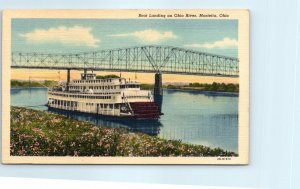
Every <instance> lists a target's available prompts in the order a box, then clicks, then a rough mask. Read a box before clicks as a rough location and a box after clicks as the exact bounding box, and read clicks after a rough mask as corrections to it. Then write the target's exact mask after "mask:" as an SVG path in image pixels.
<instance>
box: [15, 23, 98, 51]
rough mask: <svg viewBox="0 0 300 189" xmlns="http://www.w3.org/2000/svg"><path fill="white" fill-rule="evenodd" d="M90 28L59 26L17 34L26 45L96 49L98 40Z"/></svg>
mask: <svg viewBox="0 0 300 189" xmlns="http://www.w3.org/2000/svg"><path fill="white" fill-rule="evenodd" d="M91 30H92V28H89V27H81V26H73V27H65V26H59V27H55V28H49V29H36V30H33V31H31V32H28V33H24V34H19V36H21V37H23V38H25V39H26V41H27V42H28V43H35V44H45V43H61V44H64V45H75V46H88V47H98V46H99V43H100V40H99V39H96V38H95V37H94V36H93V34H92V33H91Z"/></svg>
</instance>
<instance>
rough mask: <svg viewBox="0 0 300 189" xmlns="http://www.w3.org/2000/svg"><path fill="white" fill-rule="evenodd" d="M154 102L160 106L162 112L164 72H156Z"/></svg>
mask: <svg viewBox="0 0 300 189" xmlns="http://www.w3.org/2000/svg"><path fill="white" fill-rule="evenodd" d="M153 96H154V102H155V103H156V104H157V105H158V106H159V113H162V112H161V106H162V102H163V89H162V74H161V72H157V73H155V82H154V94H153Z"/></svg>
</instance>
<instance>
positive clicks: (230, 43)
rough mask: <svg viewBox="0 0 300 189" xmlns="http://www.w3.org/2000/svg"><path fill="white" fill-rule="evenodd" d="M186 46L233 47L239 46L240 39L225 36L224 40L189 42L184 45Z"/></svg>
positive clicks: (207, 47)
mask: <svg viewBox="0 0 300 189" xmlns="http://www.w3.org/2000/svg"><path fill="white" fill-rule="evenodd" d="M184 46H185V47H191V48H206V49H213V48H232V47H237V46H238V41H237V40H236V39H230V38H228V37H225V38H224V39H223V40H220V41H215V42H213V43H203V44H197V43H194V44H187V45H184Z"/></svg>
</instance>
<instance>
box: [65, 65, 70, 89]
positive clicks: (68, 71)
mask: <svg viewBox="0 0 300 189" xmlns="http://www.w3.org/2000/svg"><path fill="white" fill-rule="evenodd" d="M70 73H71V69H67V86H66V87H67V91H69V84H70V77H71V76H70V75H71V74H70Z"/></svg>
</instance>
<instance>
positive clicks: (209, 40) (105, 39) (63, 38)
mask: <svg viewBox="0 0 300 189" xmlns="http://www.w3.org/2000/svg"><path fill="white" fill-rule="evenodd" d="M58 33H60V34H61V35H58ZM237 40H238V21H237V20H180V19H177V20H171V19H170V20H164V19H155V20H150V19H128V20H127V19H122V20H117V19H115V20H112V19H13V20H12V51H26V52H28V51H30V52H63V53H67V52H70V53H73V52H82V51H97V50H101V49H113V48H122V47H132V46H142V45H169V46H176V47H183V48H187V49H193V50H197V51H202V52H209V53H215V54H219V55H225V56H233V57H237V54H238V50H237V49H238V48H237Z"/></svg>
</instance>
